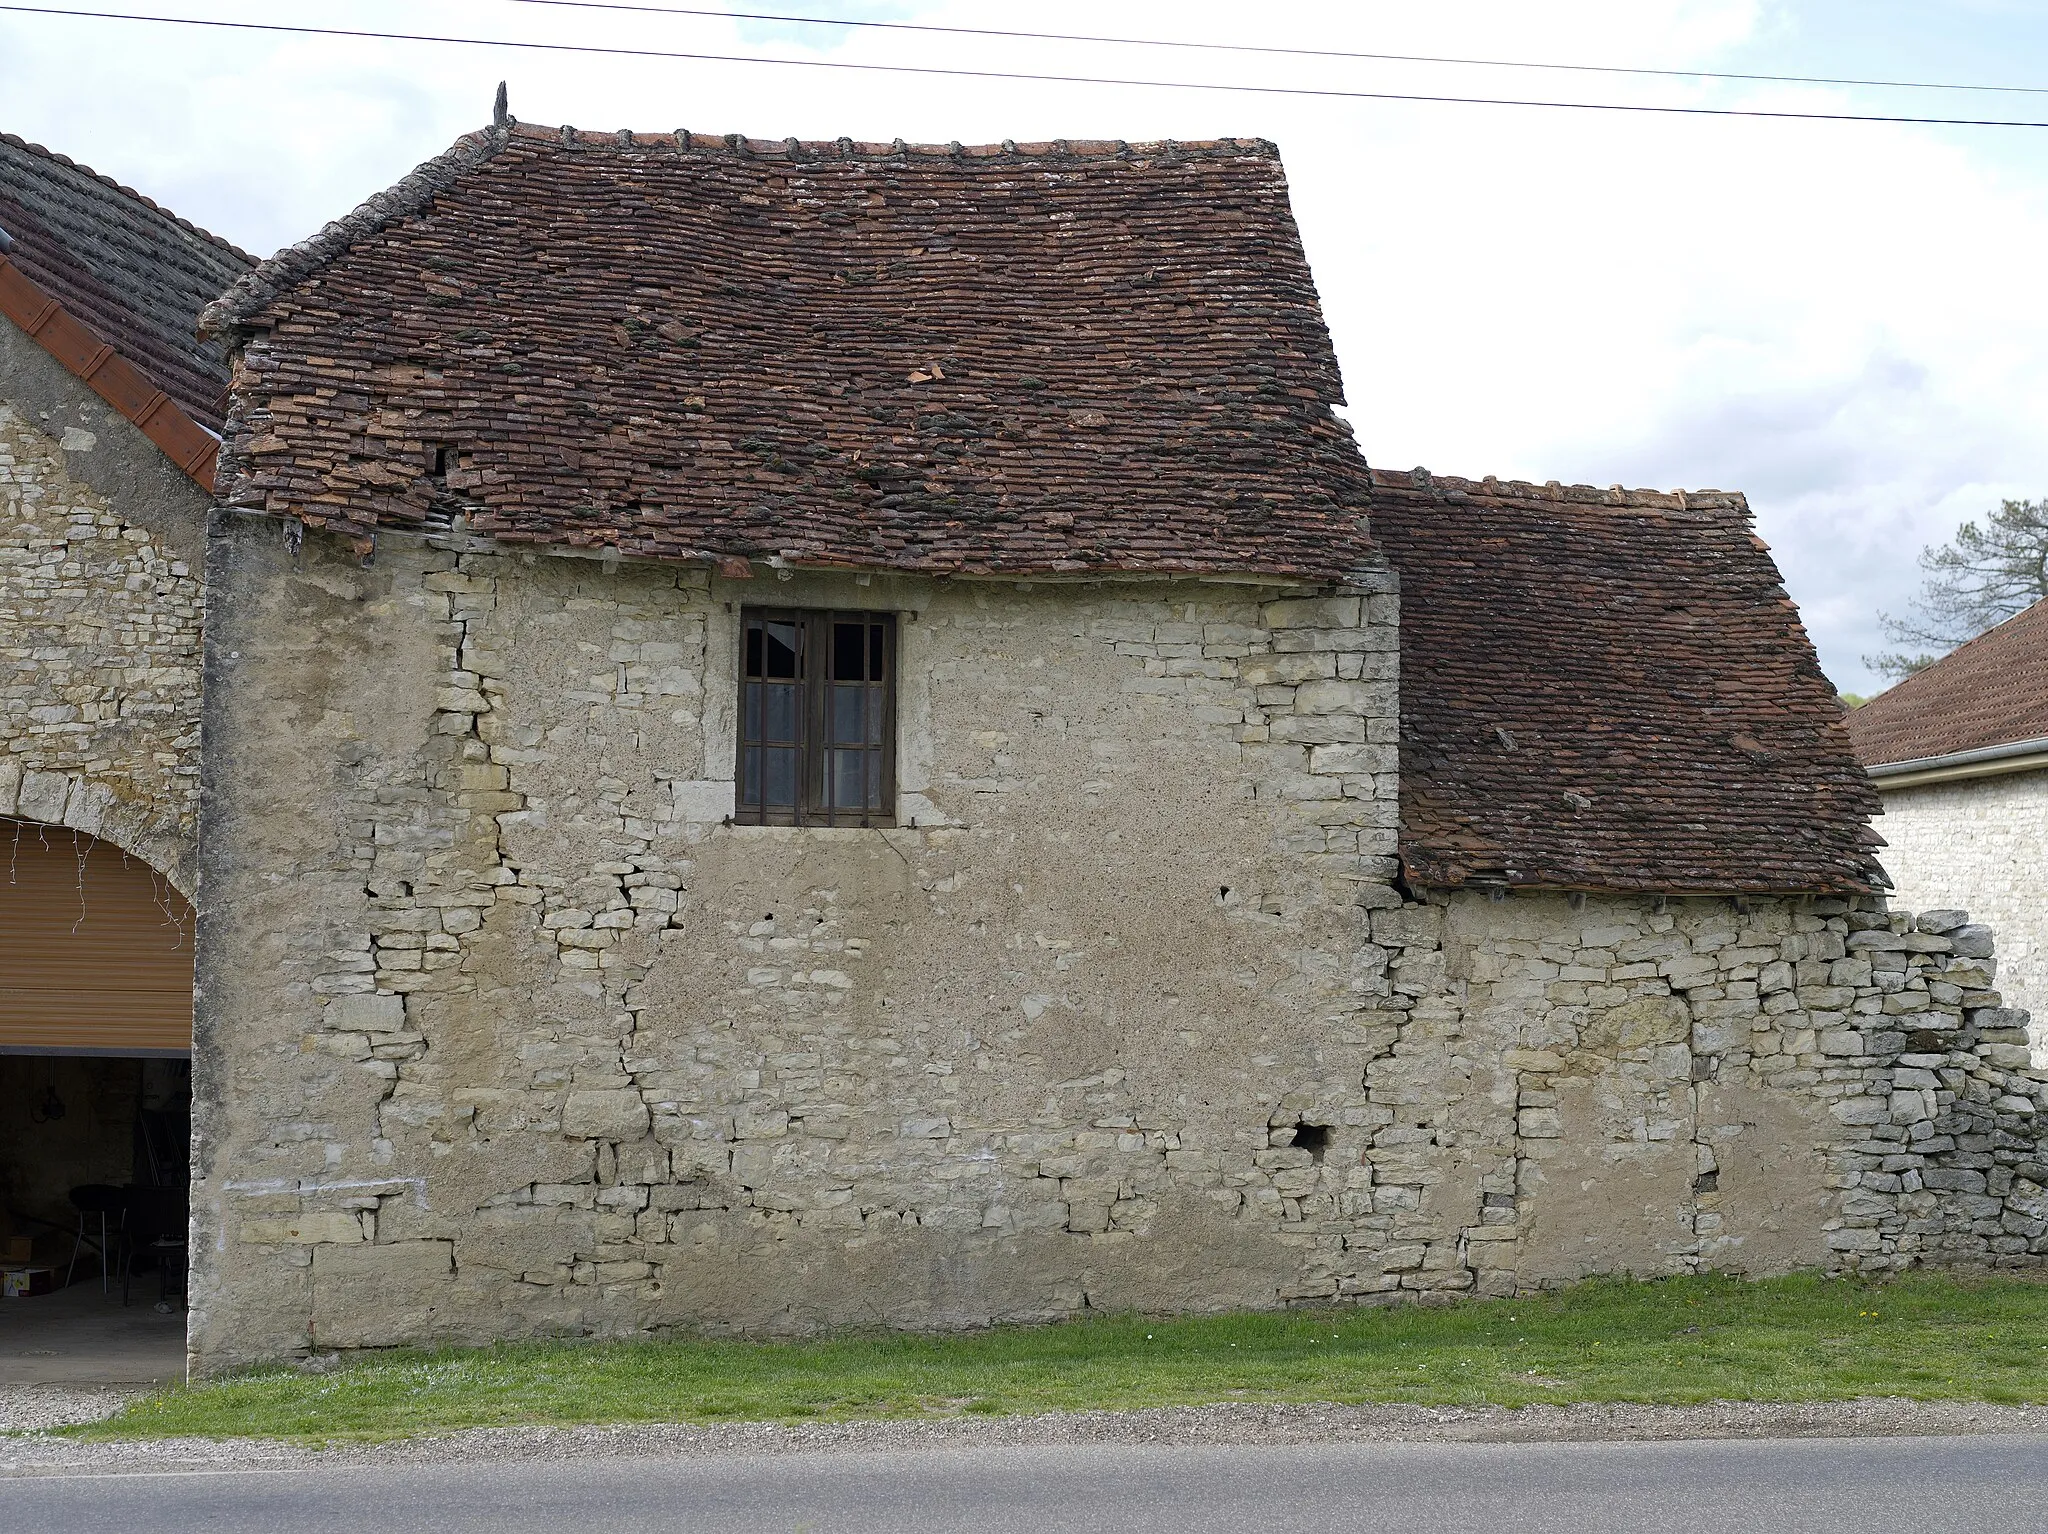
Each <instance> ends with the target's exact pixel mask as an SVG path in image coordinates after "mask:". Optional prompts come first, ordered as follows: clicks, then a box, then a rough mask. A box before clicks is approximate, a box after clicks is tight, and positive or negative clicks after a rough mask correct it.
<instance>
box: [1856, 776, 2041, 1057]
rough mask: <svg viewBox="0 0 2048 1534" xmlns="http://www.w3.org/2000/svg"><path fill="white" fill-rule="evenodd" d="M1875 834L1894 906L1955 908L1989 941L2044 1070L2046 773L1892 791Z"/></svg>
mask: <svg viewBox="0 0 2048 1534" xmlns="http://www.w3.org/2000/svg"><path fill="white" fill-rule="evenodd" d="M1878 829H1879V830H1880V831H1881V832H1883V833H1884V839H1885V841H1886V842H1887V843H1888V845H1887V846H1886V848H1885V850H1884V853H1883V859H1884V867H1885V872H1886V873H1888V874H1890V875H1891V877H1892V884H1893V892H1892V898H1893V901H1894V902H1895V903H1896V904H1898V905H1900V906H1902V907H1905V908H1906V909H1908V910H1911V909H1915V908H1921V907H1943V908H1955V907H1960V908H1962V909H1964V910H1967V911H1969V912H1971V913H1972V914H1973V915H1974V916H1975V917H1976V918H1977V919H1978V920H1979V921H1981V922H1983V923H1984V924H1985V925H1986V926H1988V927H1990V928H1991V929H1992V930H1993V931H1995V932H1996V933H1997V934H1998V962H1999V964H2000V965H2001V967H2002V971H2001V974H2000V976H1999V984H2000V987H2001V988H2002V989H2003V990H2004V992H2005V994H2006V996H2007V998H2008V999H2009V1000H2010V1001H2011V1003H2012V1004H2013V1005H2014V1006H2016V1007H2024V1008H2026V1009H2027V1011H2028V1012H2030V1013H2031V1014H2032V1015H2033V1018H2034V1024H2033V1027H2034V1035H2033V1045H2034V1059H2035V1060H2036V1062H2038V1063H2040V1064H2043V1065H2048V899H2044V898H2043V896H2042V893H2041V880H2040V868H2041V863H2042V861H2043V859H2044V858H2048V772H2021V773H2012V774H2009V775H2006V776H2002V777H1991V778H1968V779H1965V780H1963V781H1961V782H1956V783H1927V784H1923V785H1921V786H1920V787H1918V788H1902V789H1896V790H1893V791H1891V792H1888V793H1886V794H1885V796H1884V819H1883V820H1882V821H1880V822H1879V824H1878Z"/></svg>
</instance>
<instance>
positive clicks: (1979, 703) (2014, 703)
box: [1849, 602, 2048, 768]
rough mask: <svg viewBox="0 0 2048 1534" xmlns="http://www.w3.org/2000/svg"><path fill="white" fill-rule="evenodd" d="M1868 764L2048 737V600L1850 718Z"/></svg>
mask: <svg viewBox="0 0 2048 1534" xmlns="http://www.w3.org/2000/svg"><path fill="white" fill-rule="evenodd" d="M1849 734H1850V736H1851V738H1852V739H1854V740H1855V742H1856V752H1857V755H1859V756H1860V757H1862V759H1863V762H1864V764H1865V765H1866V766H1868V767H1871V768H1879V767H1883V766H1885V765H1887V764H1891V763H1898V762H1926V761H1928V760H1930V759H1934V758H1941V757H1950V756H1958V755H1961V754H1963V753H1965V752H1977V751H1984V750H1986V749H1987V748H1991V747H1996V746H2004V745H2012V744H2016V743H2018V742H2021V741H2039V740H2041V739H2043V738H2044V737H2048V602H2036V603H2035V604H2034V605H2033V606H2032V607H2029V608H2028V609H2027V610H2026V611H2025V612H2023V613H2020V614H2019V615H2017V616H2016V617H2012V618H2008V619H2006V620H2005V622H2003V623H2001V624H1999V625H1998V627H1997V628H1995V629H1992V630H1990V631H1989V632H1988V633H1984V634H1979V635H1978V636H1977V637H1976V638H1975V639H1972V640H1971V641H1970V642H1969V643H1968V644H1965V645H1962V646H1961V647H1959V648H1958V649H1956V650H1953V651H1951V652H1950V653H1949V654H1948V655H1945V656H1943V657H1942V658H1941V659H1940V660H1938V661H1936V662H1935V663H1934V664H1933V665H1931V666H1929V667H1928V668H1927V669H1926V670H1924V671H1918V672H1915V673H1914V674H1913V675H1912V676H1909V677H1907V678H1906V679H1905V680H1904V681H1902V682H1900V683H1899V684H1898V685H1897V686H1895V687H1892V688H1890V689H1888V690H1887V691H1884V692H1881V693H1879V694H1878V695H1877V696H1876V697H1874V698H1872V699H1871V700H1870V701H1869V702H1868V703H1866V704H1864V705H1863V706H1862V707H1861V708H1859V709H1855V710H1853V711H1852V712H1851V713H1850V715H1849Z"/></svg>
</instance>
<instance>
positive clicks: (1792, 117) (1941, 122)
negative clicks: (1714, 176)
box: [0, 4, 2048, 128]
mask: <svg viewBox="0 0 2048 1534" xmlns="http://www.w3.org/2000/svg"><path fill="white" fill-rule="evenodd" d="M0 12H13V13H15V14H18V15H24V16H69V17H72V18H73V19H76V20H86V21H142V22H153V23H158V24H161V25H164V26H175V27H216V28H221V29H224V30H227V31H234V32H278V33H284V34H287V35H291V36H297V37H349V38H366V39H369V40H372V41H377V42H393V43H447V44H453V45H456V46H460V47H468V48H523V49H526V50H527V51H529V52H536V53H580V54H596V55H601V56H604V57H609V58H631V59H687V60H690V61H693V62H697V63H707V64H766V65H774V66H778V67H781V68H786V69H847V70H857V71H860V72H862V73H866V74H888V75H923V76H927V77H929V76H941V77H945V78H948V79H956V80H1025V81H1038V82H1042V83H1045V84H1050V85H1115V86H1123V87H1127V88H1136V89H1144V90H1172V91H1226V92H1230V93H1233V94H1237V95H1250V96H1305V97H1313V98H1317V99H1322V100H1335V101H1422V102H1433V103H1440V104H1445V105H1455V106H1488V107H1544V108H1549V109H1554V110H1559V111H1574V112H1647V113H1652V114H1655V115H1658V116H1665V117H1751V118H1771V119H1777V120H1781V121H1798V122H1847V123H1911V124H1917V125H1919V126H1922V127H1936V128H2048V121H2041V122H2035V121H2026V120H2018V119H2011V118H1983V117H1907V116H1902V115H1901V116H1894V115H1886V114H1881V113H1873V112H1787V111H1768V110H1765V109H1763V108H1757V107H1675V106H1652V105H1649V104H1646V103H1637V102H1623V101H1539V100H1531V99H1527V98H1523V97H1516V96H1441V95H1425V94H1420V93H1416V92H1408V91H1340V90H1318V89H1315V88H1313V87H1309V86H1294V85H1234V84H1227V83H1222V82H1211V81H1201V80H1141V79H1131V78H1120V77H1117V76H1114V75H1053V74H1032V73H1026V72H1024V71H1022V70H1002V69H958V68H946V67H942V66H939V65H935V64H867V63H860V62H857V61H855V60H852V59H778V58H762V57H761V56H759V55H758V54H747V53H692V52H684V51H681V50H677V49H667V48H617V47H604V46H601V45H599V44H596V43H540V42H520V41H514V40H512V39H508V38H491V37H451V36H445V35H442V34H438V33H430V32H372V31H367V30H364V29H361V28H355V27H302V26H287V25H285V24H284V23H282V22H273V21H218V20H212V19H207V18H203V17H197V16H143V15H136V14H133V13H130V12H124V11H71V10H58V9H56V8H55V7H52V6H42V5H4V4H0Z"/></svg>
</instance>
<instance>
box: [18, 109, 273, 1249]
mask: <svg viewBox="0 0 2048 1534" xmlns="http://www.w3.org/2000/svg"><path fill="white" fill-rule="evenodd" d="M253 264H254V263H253V261H252V260H251V258H249V257H248V256H245V255H243V254H242V253H241V252H240V251H237V250H235V249H234V248H233V247H232V246H230V245H228V244H226V243H225V242H224V241H221V240H218V239H215V238H214V237H213V236H211V235H208V234H206V233H205V232H203V231H201V230H198V229H195V228H194V227H192V226H191V225H190V224H187V223H184V222H183V221H181V220H179V219H177V218H175V217H173V216H172V215H171V214H169V213H167V212H165V211H164V210H163V209H162V208H159V207H158V206H157V205H156V204H154V203H152V202H151V201H149V199H147V198H145V197H143V196H141V195H140V194H138V193H135V192H133V191H130V190H128V189H126V188H124V187H121V186H117V185H116V184H115V183H113V182H112V181H109V180H107V179H106V178H104V177H101V176H98V175H95V174H94V173H93V172H91V171H89V170H87V169H85V168H84V167H82V166H79V165H75V164H73V163H72V162H71V161H69V160H67V159H65V158H64V157H63V156H61V155H56V154H52V153H50V152H48V151H47V150H44V149H42V148H40V147H38V146H36V145H33V144H27V143H24V142H23V141H21V140H20V139H18V138H14V137H12V136H9V135H0V315H4V316H5V318H4V319H0V860H4V863H0V1236H4V1235H9V1234H12V1235H14V1236H16V1237H21V1238H33V1237H35V1236H37V1235H38V1234H41V1235H43V1236H44V1237H45V1238H46V1239H49V1240H54V1239H55V1235H56V1232H58V1231H60V1230H71V1229H75V1225H74V1222H75V1221H76V1219H77V1212H76V1210H74V1209H73V1208H72V1206H71V1204H70V1202H69V1199H68V1193H69V1191H70V1189H71V1188H72V1187H74V1186H76V1185H79V1184H83V1183H105V1184H126V1183H136V1184H142V1185H145V1186H146V1185H150V1184H152V1183H155V1184H161V1185H163V1186H164V1187H165V1188H166V1189H167V1190H170V1191H171V1197H172V1199H174V1197H175V1188H176V1187H181V1186H182V1185H183V1183H184V1180H185V1148H186V1144H187V1142H188V1140H189V1137H190V1130H189V1124H188V1111H187V1110H188V1101H187V1100H188V1096H189V1070H188V1067H187V1065H186V1057H187V1056H188V1054H189V1052H190V1045H191V1030H192V912H191V908H190V906H189V904H188V903H187V901H188V898H189V897H190V895H191V894H192V892H193V889H194V879H195V867H194V858H193V848H194V844H195V834H196V828H197V822H198V809H199V764H198V745H199V690H200V654H199V649H200V638H199V635H200V621H201V593H200V570H201V566H202V564H203V562H204V558H205V537H206V518H207V511H208V506H209V504H210V499H211V490H212V485H213V465H214V455H215V452H216V451H217V447H218V435H217V433H218V430H219V427H220V424H221V408H222V406H223V404H224V396H225V393H226V386H227V359H226V355H225V353H224V351H223V350H222V349H221V348H220V347H219V346H217V345H214V344H209V343H202V342H200V341H198V340H197V339H196V338H195V336H194V333H193V330H194V324H193V322H194V318H195V316H196V315H197V313H198V308H199V306H200V305H201V304H203V303H204V302H205V301H206V299H207V298H208V296H209V295H212V294H216V293H217V292H218V291H219V290H220V289H221V288H222V287H224V286H225V285H226V284H228V283H230V282H232V281H234V279H235V278H237V277H238V276H240V275H241V274H242V273H244V272H245V271H247V270H248V269H249V268H250V267H251V266H252V265H253ZM53 1106H54V1107H55V1108H56V1110H57V1111H55V1112H53V1111H52V1108H53ZM65 1246H66V1248H67V1249H68V1243H65Z"/></svg>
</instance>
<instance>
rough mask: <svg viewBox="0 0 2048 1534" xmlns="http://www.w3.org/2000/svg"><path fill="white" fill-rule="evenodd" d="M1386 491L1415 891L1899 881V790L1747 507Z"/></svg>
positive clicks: (1498, 488)
mask: <svg viewBox="0 0 2048 1534" xmlns="http://www.w3.org/2000/svg"><path fill="white" fill-rule="evenodd" d="M1372 477H1373V486H1374V490H1373V532H1374V535H1375V537H1376V539H1377V541H1378V542H1379V544H1380V546H1381V547H1382V548H1383V549H1384V550H1385V551H1386V553H1387V556H1388V558H1389V559H1390V560H1391V561H1392V562H1393V564H1394V567H1395V568H1396V569H1397V570H1398V571H1399V572H1400V576H1401V857H1402V861H1403V864H1404V865H1405V869H1406V873H1407V877H1408V878H1409V879H1410V880H1411V881H1412V882H1415V883H1418V884H1429V885H1450V886H1455V885H1464V884H1500V885H1534V886H1545V887H1552V888H1566V889H1595V890H1599V889H1613V890H1657V891H1666V892H1672V893H1680V892H1687V891H1695V892H1702V893H1712V892H1727V893H1739V892H1745V891H1746V892H1756V893H1763V892H1771V891H1779V892H1790V891H1813V892H1823V891H1826V892H1837V893H1846V892H1863V891H1867V890H1870V889H1873V888H1881V887H1883V884H1884V876H1883V874H1882V872H1881V871H1880V870H1879V868H1878V866H1877V864H1876V862H1875V860H1874V858H1873V857H1872V852H1871V849H1872V848H1873V847H1874V846H1876V845H1879V844H1880V841H1879V838H1878V837H1877V836H1876V835H1875V834H1874V833H1873V832H1872V831H1871V830H1870V829H1869V826H1868V824H1867V822H1868V819H1869V817H1870V816H1871V815H1872V814H1874V813H1877V811H1878V808H1879V806H1878V800H1877V796H1876V794H1875V793H1874V792H1873V791H1872V789H1871V787H1870V784H1869V781H1868V780H1867V779H1866V777H1865V776H1864V774H1863V771H1862V769H1861V768H1860V767H1859V766H1858V765H1857V762H1856V759H1855V755H1854V753H1853V752H1852V751H1851V749H1850V745H1849V738H1848V734H1847V732H1846V731H1845V729H1844V728H1843V725H1842V719H1841V705H1840V704H1839V703H1838V702H1837V701H1836V698H1835V692H1834V689H1833V688H1832V687H1831V686H1830V685H1829V684H1828V682H1827V679H1826V678H1825V677H1824V676H1823V675H1822V673H1821V669H1820V664H1819V662H1818V660H1817V659H1816V657H1815V655H1814V652H1813V646H1812V644H1811V643H1810V642H1809V641H1808V639H1807V636H1806V632H1805V630H1804V628H1803V627H1802V626H1801V624H1800V622H1799V617H1798V613H1797V611H1796V610H1795V608H1794V607H1793V604H1792V602H1791V599H1790V598H1789V597H1787V596H1786V594H1785V591H1784V588H1783V587H1782V586H1781V585H1780V583H1779V577H1778V571H1777V568H1776V566H1775V565H1774V564H1773V562H1772V560H1771V557H1770V553H1769V550H1768V549H1767V548H1766V547H1765V546H1764V544H1763V543H1762V542H1761V541H1759V540H1758V539H1757V538H1756V537H1755V535H1754V534H1753V533H1752V532H1751V530H1750V516H1749V508H1748V505H1747V503H1746V502H1745V501H1744V500H1743V498H1742V497H1741V496H1740V495H1733V494H1724V493H1722V492H1719V491H1702V492H1696V493H1693V494H1686V493H1683V492H1678V493H1673V494H1670V495H1663V494H1658V493H1656V492H1654V491H1643V490H1637V491H1626V492H1625V491H1622V490H1620V489H1619V488H1617V489H1615V490H1611V491H1608V490H1596V489H1592V488H1590V487H1587V486H1574V487H1560V486H1557V485H1554V484H1553V485H1549V486H1541V487H1539V486H1535V485H1528V484H1519V483H1508V484H1502V483H1498V482H1496V481H1494V480H1491V479H1489V480H1486V481H1483V482H1479V483H1474V482H1472V481H1469V480H1461V479H1448V478H1442V477H1437V476H1432V475H1430V474H1429V473H1428V472H1426V471H1425V470H1421V469H1418V470H1416V471H1414V472H1413V473H1412V474H1404V473H1388V472H1384V471H1374V473H1373V476H1372Z"/></svg>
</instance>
